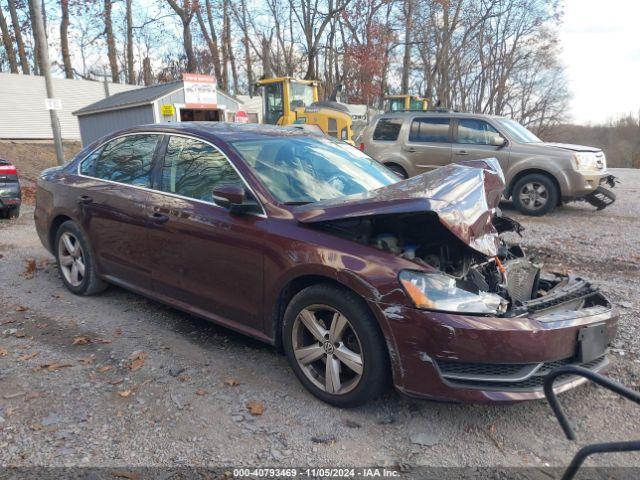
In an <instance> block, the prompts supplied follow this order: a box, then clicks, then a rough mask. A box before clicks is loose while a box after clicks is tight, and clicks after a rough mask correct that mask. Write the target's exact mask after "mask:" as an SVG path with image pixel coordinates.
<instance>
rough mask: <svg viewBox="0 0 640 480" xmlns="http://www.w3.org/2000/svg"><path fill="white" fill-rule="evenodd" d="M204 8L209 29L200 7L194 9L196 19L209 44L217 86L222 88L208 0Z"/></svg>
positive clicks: (218, 51) (218, 50) (217, 48)
mask: <svg viewBox="0 0 640 480" xmlns="http://www.w3.org/2000/svg"><path fill="white" fill-rule="evenodd" d="M205 10H206V13H207V22H208V25H209V30H207V25H206V24H205V22H204V18H203V17H202V12H201V11H200V9H198V10H197V11H196V17H197V20H198V24H199V25H200V30H201V31H202V35H203V36H204V39H205V41H206V42H207V45H208V46H209V51H210V52H211V61H212V62H213V71H214V73H215V76H216V81H217V83H218V87H220V88H222V85H223V82H222V71H221V70H220V49H219V47H218V36H217V35H216V27H215V24H214V22H213V13H212V11H211V2H210V0H206V1H205Z"/></svg>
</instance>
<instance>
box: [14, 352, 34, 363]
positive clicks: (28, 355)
mask: <svg viewBox="0 0 640 480" xmlns="http://www.w3.org/2000/svg"><path fill="white" fill-rule="evenodd" d="M37 356H38V352H33V353H23V354H22V355H20V356H19V357H18V360H23V361H24V360H31V359H32V358H35V357H37Z"/></svg>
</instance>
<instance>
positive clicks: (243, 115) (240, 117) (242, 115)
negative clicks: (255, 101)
mask: <svg viewBox="0 0 640 480" xmlns="http://www.w3.org/2000/svg"><path fill="white" fill-rule="evenodd" d="M236 123H249V115H247V112H245V111H243V110H238V111H237V112H236Z"/></svg>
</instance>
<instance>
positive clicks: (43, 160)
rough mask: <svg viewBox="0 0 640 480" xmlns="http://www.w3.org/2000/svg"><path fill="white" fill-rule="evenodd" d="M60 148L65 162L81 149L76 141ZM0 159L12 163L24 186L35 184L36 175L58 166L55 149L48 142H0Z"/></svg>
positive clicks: (64, 144) (65, 143) (66, 142)
mask: <svg viewBox="0 0 640 480" xmlns="http://www.w3.org/2000/svg"><path fill="white" fill-rule="evenodd" d="M62 147H63V150H64V157H65V159H66V160H67V161H69V160H71V159H72V158H73V157H74V156H75V155H76V154H77V153H78V152H79V151H80V150H81V149H82V145H81V144H80V142H78V141H65V142H63V143H62ZM0 158H4V159H6V160H9V161H10V162H11V163H13V164H14V165H15V166H16V168H17V169H18V173H19V174H20V179H21V181H23V182H24V183H26V184H28V183H29V182H35V181H36V179H37V178H38V174H39V173H40V172H41V171H42V170H44V169H45V168H49V167H55V166H56V165H57V164H58V163H57V161H56V150H55V147H54V145H53V142H49V141H22V140H0Z"/></svg>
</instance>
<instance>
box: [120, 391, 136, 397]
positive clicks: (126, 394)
mask: <svg viewBox="0 0 640 480" xmlns="http://www.w3.org/2000/svg"><path fill="white" fill-rule="evenodd" d="M132 393H133V390H131V389H129V390H121V391H120V392H118V395H119V396H121V397H122V398H127V397H130V396H131V394H132Z"/></svg>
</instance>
